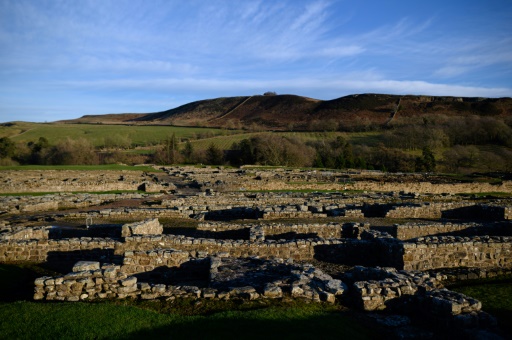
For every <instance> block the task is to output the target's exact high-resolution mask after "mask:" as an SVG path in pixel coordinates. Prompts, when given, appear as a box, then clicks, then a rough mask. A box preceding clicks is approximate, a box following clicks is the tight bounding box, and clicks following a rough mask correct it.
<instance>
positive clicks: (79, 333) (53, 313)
mask: <svg viewBox="0 0 512 340" xmlns="http://www.w3.org/2000/svg"><path fill="white" fill-rule="evenodd" d="M56 274H57V273H55V272H52V271H49V270H48V269H45V268H44V266H41V265H35V264H29V263H27V264H0V301H2V302H0V339H107V338H108V339H138V338H141V337H147V338H150V339H162V338H166V339H168V338H172V339H242V338H243V339H264V338H272V339H274V338H280V339H313V338H321V339H369V338H375V336H376V334H375V333H373V332H372V331H371V330H368V329H365V328H364V326H362V325H361V324H360V323H359V322H357V321H356V320H354V319H353V316H351V315H348V314H347V313H346V312H344V311H343V308H342V307H339V306H332V305H327V304H315V303H310V304H308V303H305V302H298V301H247V302H242V301H236V300H232V301H211V300H209V301H194V300H188V299H180V300H176V301H175V302H167V301H129V300H124V301H120V300H116V301H102V302H91V303H85V302H77V303H72V302H55V303H51V302H31V301H30V300H31V297H32V294H33V289H34V288H33V282H34V279H35V278H36V277H40V276H44V275H56Z"/></svg>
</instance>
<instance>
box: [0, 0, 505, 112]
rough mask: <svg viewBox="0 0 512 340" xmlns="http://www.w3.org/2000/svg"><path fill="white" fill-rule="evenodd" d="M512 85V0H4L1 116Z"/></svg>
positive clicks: (481, 90) (490, 90)
mask: <svg viewBox="0 0 512 340" xmlns="http://www.w3.org/2000/svg"><path fill="white" fill-rule="evenodd" d="M265 91H275V92H277V93H279V94H284V93H288V94H297V95H303V96H308V97H313V98H318V99H334V98H338V97H341V96H344V95H348V94H354V93H389V94H426V95H449V96H477V97H510V96H512V1H510V0H479V1H473V0H460V1H459V0H443V1H437V0H429V1H411V0H409V1H393V0H389V1H382V0H378V1H370V0H358V1H352V0H310V1H306V0H289V1H280V0H268V1H267V0H261V1H253V0H197V1H196V0H179V1H178V0H163V1H159V0H142V1H139V0H128V1H123V0H115V1H108V0H76V1H71V0H60V1H57V0H53V1H46V0H31V1H27V0H12V1H11V0H0V122H7V121H14V120H24V121H34V122H35V121H38V122H44V121H48V122H50V121H55V120H59V119H70V118H78V117H80V116H82V115H85V114H104V113H124V112H155V111H162V110H167V109H170V108H174V107H177V106H179V105H182V104H185V103H188V102H191V101H195V100H201V99H207V98H215V97H226V96H242V95H253V94H262V93H263V92H265Z"/></svg>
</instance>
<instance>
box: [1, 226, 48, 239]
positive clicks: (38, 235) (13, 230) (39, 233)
mask: <svg viewBox="0 0 512 340" xmlns="http://www.w3.org/2000/svg"><path fill="white" fill-rule="evenodd" d="M51 229H52V227H26V228H25V227H10V228H6V229H5V230H3V232H2V233H1V234H0V237H1V239H2V240H47V239H48V235H49V234H50V230H51Z"/></svg>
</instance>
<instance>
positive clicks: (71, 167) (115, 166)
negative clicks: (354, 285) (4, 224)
mask: <svg viewBox="0 0 512 340" xmlns="http://www.w3.org/2000/svg"><path fill="white" fill-rule="evenodd" d="M2 170H80V171H91V170H105V171H112V170H113V171H121V170H126V171H146V172H160V171H161V170H157V169H154V168H152V167H151V166H130V165H118V164H108V165H17V166H0V171H2Z"/></svg>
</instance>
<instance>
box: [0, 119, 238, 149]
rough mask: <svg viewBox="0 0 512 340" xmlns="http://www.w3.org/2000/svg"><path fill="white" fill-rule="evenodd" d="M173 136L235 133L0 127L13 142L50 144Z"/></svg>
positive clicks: (139, 140)
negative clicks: (42, 139)
mask: <svg viewBox="0 0 512 340" xmlns="http://www.w3.org/2000/svg"><path fill="white" fill-rule="evenodd" d="M173 133H174V134H175V135H176V138H178V139H180V138H187V139H191V138H192V139H195V138H200V137H201V136H203V135H225V134H230V133H236V131H229V130H223V129H214V128H195V127H176V126H128V125H100V124H62V123H50V124H41V123H24V122H16V123H15V124H14V125H12V126H0V137H9V138H11V139H12V140H13V141H15V142H24V143H28V142H30V141H32V142H37V140H38V139H39V137H45V138H46V139H47V140H48V142H49V143H50V145H55V144H56V143H58V142H59V141H62V140H66V138H67V137H70V138H73V139H77V138H85V139H87V140H89V141H90V142H91V143H92V144H93V145H94V146H101V145H104V144H105V141H106V140H107V139H108V138H128V139H129V141H130V142H131V143H132V144H137V145H149V144H155V143H160V142H161V141H162V140H164V139H166V138H168V137H170V136H171V135H172V134H173Z"/></svg>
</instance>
